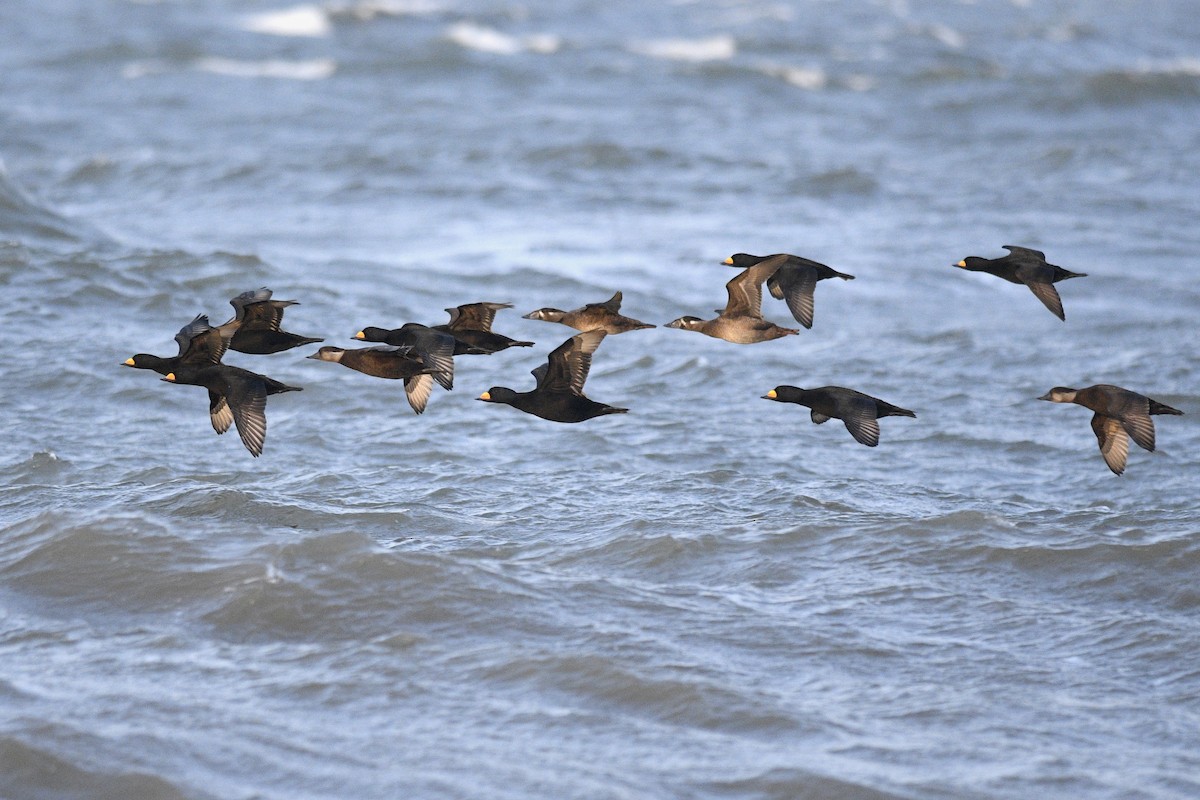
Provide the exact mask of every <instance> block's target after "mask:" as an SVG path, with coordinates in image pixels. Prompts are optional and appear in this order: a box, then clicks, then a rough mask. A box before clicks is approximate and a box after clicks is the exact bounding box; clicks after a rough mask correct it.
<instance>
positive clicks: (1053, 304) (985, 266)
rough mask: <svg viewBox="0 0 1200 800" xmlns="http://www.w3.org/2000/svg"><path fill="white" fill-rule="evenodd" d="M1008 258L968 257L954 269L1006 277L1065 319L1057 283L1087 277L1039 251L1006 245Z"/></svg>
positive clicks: (1055, 314) (1085, 274)
mask: <svg viewBox="0 0 1200 800" xmlns="http://www.w3.org/2000/svg"><path fill="white" fill-rule="evenodd" d="M1004 249H1005V250H1007V251H1008V255H1006V256H1001V257H1000V258H980V257H979V256H967V257H966V258H964V259H963V260H962V261H959V262H958V263H957V264H955V265H954V266H956V267H959V268H961V269H965V270H969V271H971V272H986V273H987V274H989V275H995V276H996V277H997V278H1003V279H1004V280H1006V281H1008V282H1009V283H1020V284H1024V285H1025V286H1028V287H1029V290H1030V291H1031V292H1033V294H1034V297H1036V298H1037V299H1038V300H1041V301H1042V305H1044V306H1046V308H1048V309H1050V313H1052V314H1054V316H1056V317H1058V318H1059V319H1061V320H1063V321H1064V322H1065V321H1066V319H1067V315H1066V312H1065V311H1063V305H1062V298H1060V297H1059V296H1058V290H1057V289H1055V288H1054V284H1056V283H1058V282H1059V281H1065V280H1067V279H1068V278H1086V277H1087V273H1084V272H1071V271H1070V270H1066V269H1063V268H1062V267H1058V266H1055V265H1054V264H1050V263H1047V261H1046V254H1045V253H1043V252H1041V251H1040V250H1031V249H1029V248H1028V247H1017V246H1015V245H1009V244H1006V245H1004Z"/></svg>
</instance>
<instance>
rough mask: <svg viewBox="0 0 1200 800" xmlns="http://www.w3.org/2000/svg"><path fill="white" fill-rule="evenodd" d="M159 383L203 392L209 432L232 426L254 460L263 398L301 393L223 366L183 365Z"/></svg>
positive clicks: (261, 437)
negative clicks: (185, 385) (200, 388)
mask: <svg viewBox="0 0 1200 800" xmlns="http://www.w3.org/2000/svg"><path fill="white" fill-rule="evenodd" d="M163 380H164V381H167V382H168V383H181V384H187V385H190V386H203V387H204V388H205V389H207V390H208V416H209V421H210V422H212V426H213V430H215V431H216V432H217V433H218V434H221V433H225V431H227V430H229V426H230V424H231V423H234V424H236V425H237V431H238V436H240V437H241V439H242V444H244V445H245V446H246V449H247V450H249V451H250V455H252V456H254V457H255V458H257V457H258V456H260V455H261V454H262V449H263V443H264V442H265V441H266V437H267V414H266V410H267V396H268V395H272V394H280V393H282V392H298V391H300V390H301V388H300V387H299V386H288V385H287V384H284V383H281V382H279V381H277V380H274V379H273V378H268V377H267V376H265V375H259V374H258V373H256V372H250V371H249V370H245V369H241V368H240V367H231V366H229V365H227V364H208V365H203V366H196V365H183V366H181V367H179V368H178V369H177V370H175V371H173V372H169V373H167V375H166V377H164V378H163Z"/></svg>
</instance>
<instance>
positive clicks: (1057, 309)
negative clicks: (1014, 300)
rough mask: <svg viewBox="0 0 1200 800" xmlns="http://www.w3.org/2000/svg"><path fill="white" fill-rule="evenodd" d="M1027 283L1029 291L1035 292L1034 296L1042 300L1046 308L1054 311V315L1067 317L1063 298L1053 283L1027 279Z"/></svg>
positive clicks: (1064, 319)
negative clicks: (1064, 311)
mask: <svg viewBox="0 0 1200 800" xmlns="http://www.w3.org/2000/svg"><path fill="white" fill-rule="evenodd" d="M1025 285H1026V286H1028V287H1029V291H1031V292H1033V294H1034V296H1035V297H1036V298H1037V299H1038V300H1041V301H1042V304H1043V305H1044V306H1046V308H1048V309H1050V311H1051V312H1053V314H1054V316H1056V317H1058V318H1059V319H1061V320H1063V321H1064V322H1065V321H1066V319H1067V315H1066V314H1065V313H1063V306H1062V299H1061V298H1059V296H1058V290H1057V289H1055V288H1054V284H1053V283H1046V282H1043V281H1025Z"/></svg>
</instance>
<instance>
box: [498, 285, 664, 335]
mask: <svg viewBox="0 0 1200 800" xmlns="http://www.w3.org/2000/svg"><path fill="white" fill-rule="evenodd" d="M621 300H622V295H621V293H620V292H617V293H616V294H614V295H613V296H612V297H610V298H609V299H608V300H605V301H604V302H603V303H588V304H587V305H586V306H583V307H582V308H577V309H575V310H574V311H560V310H558V309H557V308H539V309H538V310H537V311H530V312H529V313H528V314H526V315H525V316H524V317H522V319H540V320H543V321H545V322H561V323H562V324H563V325H566V326H568V327H571V328H574V329H575V330H578V331H604V332H605V333H611V334H614V335H615V334H618V333H626V332H627V331H637V330H642V329H644V328H653V327H654V326H653V325H651V324H650V323H648V322H640V321H638V320H636V319H633V318H631V317H625V316H622V315H621V314H620V311H621Z"/></svg>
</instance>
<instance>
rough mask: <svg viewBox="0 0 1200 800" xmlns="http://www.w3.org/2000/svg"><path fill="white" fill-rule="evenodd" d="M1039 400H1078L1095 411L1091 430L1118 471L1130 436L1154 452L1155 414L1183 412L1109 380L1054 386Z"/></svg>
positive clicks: (1124, 458)
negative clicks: (1081, 385) (1083, 386)
mask: <svg viewBox="0 0 1200 800" xmlns="http://www.w3.org/2000/svg"><path fill="white" fill-rule="evenodd" d="M1038 400H1049V401H1050V402H1051V403H1075V404H1076V405H1080V406H1083V407H1084V408H1090V409H1091V410H1092V411H1094V412H1096V413H1095V414H1093V415H1092V432H1093V433H1095V434H1096V441H1097V443H1099V445H1100V454H1101V455H1103V456H1104V463H1106V464H1108V468H1109V469H1111V470H1112V471H1113V472H1114V473H1116V474H1117V475H1120V474H1121V473H1122V472H1124V471H1125V462H1126V460H1127V459H1128V457H1129V439H1130V438H1132V439H1133V441H1135V442H1137V445H1138V447H1140V448H1142V449H1143V450H1149V451H1150V452H1151V453H1153V452H1154V420H1152V419H1150V416H1151V415H1152V414H1183V412H1182V411H1180V410H1179V409H1177V408H1171V407H1170V406H1168V405H1166V404H1164V403H1160V402H1158V401H1157V400H1152V399H1151V398H1149V397H1146V396H1145V395H1144V394H1138V393H1137V392H1133V391H1130V390H1129V389H1122V388H1121V387H1120V386H1113V385H1111V384H1107V383H1098V384H1096V385H1095V386H1089V387H1087V388H1086V389H1071V388H1068V387H1065V386H1055V387H1054V388H1053V389H1051V390H1050V391H1048V392H1046V393H1045V394H1044V395H1042V396H1041V397H1039V398H1038Z"/></svg>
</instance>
